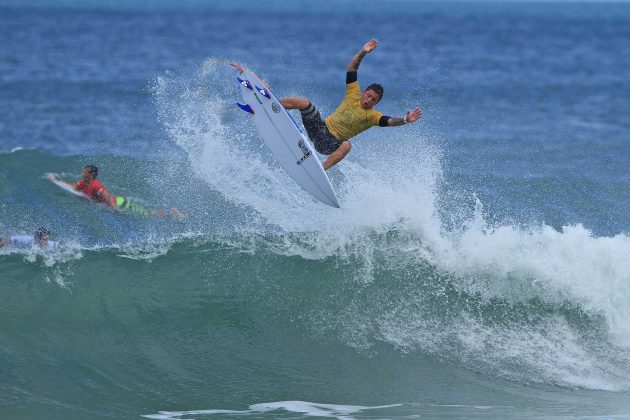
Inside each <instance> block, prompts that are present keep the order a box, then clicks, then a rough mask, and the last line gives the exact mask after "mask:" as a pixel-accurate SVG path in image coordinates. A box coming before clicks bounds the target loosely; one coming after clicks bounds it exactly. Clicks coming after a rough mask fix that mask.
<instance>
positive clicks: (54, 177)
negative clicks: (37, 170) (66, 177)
mask: <svg viewBox="0 0 630 420" xmlns="http://www.w3.org/2000/svg"><path fill="white" fill-rule="evenodd" d="M46 178H47V179H48V180H49V181H50V182H52V183H53V184H55V185H56V186H58V187H59V188H61V189H62V190H64V191H66V192H69V193H70V194H73V195H76V196H77V197H81V198H86V199H88V200H89V199H90V197H88V196H87V194H83V193H82V192H81V191H77V190H75V189H74V188H72V186H71V185H70V184H68V183H66V182H63V181H62V180H60V179H59V178H58V176H57V174H47V175H46Z"/></svg>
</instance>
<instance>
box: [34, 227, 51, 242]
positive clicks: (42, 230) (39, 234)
mask: <svg viewBox="0 0 630 420" xmlns="http://www.w3.org/2000/svg"><path fill="white" fill-rule="evenodd" d="M34 236H35V239H42V238H43V237H44V236H50V231H49V230H48V228H47V227H43V226H42V227H38V228H37V230H36V231H35V235H34Z"/></svg>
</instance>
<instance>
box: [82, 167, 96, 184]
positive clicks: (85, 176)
mask: <svg viewBox="0 0 630 420" xmlns="http://www.w3.org/2000/svg"><path fill="white" fill-rule="evenodd" d="M81 178H83V181H85V182H90V181H92V180H93V179H94V177H93V176H92V174H91V173H90V171H88V170H87V169H84V170H83V173H82V174H81Z"/></svg>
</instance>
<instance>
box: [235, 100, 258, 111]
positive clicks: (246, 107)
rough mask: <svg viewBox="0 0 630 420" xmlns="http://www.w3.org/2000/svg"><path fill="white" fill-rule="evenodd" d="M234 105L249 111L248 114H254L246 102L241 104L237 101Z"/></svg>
mask: <svg viewBox="0 0 630 420" xmlns="http://www.w3.org/2000/svg"><path fill="white" fill-rule="evenodd" d="M236 105H238V107H239V108H241V109H242V110H243V111H245V112H249V113H250V114H254V110H253V109H252V107H251V106H249V105H248V104H245V105H242V104H239V103H238V102H237V103H236Z"/></svg>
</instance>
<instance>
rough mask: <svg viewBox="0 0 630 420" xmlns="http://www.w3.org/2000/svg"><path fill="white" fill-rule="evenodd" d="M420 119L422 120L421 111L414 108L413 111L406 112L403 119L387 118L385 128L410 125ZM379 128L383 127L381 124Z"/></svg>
mask: <svg viewBox="0 0 630 420" xmlns="http://www.w3.org/2000/svg"><path fill="white" fill-rule="evenodd" d="M420 118H422V110H421V109H420V108H416V109H414V110H413V111H408V112H407V114H405V117H404V118H398V117H389V119H388V120H387V127H396V126H399V125H405V124H411V123H412V122H415V121H417V120H419V119H420ZM381 126H383V125H382V124H381Z"/></svg>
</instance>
